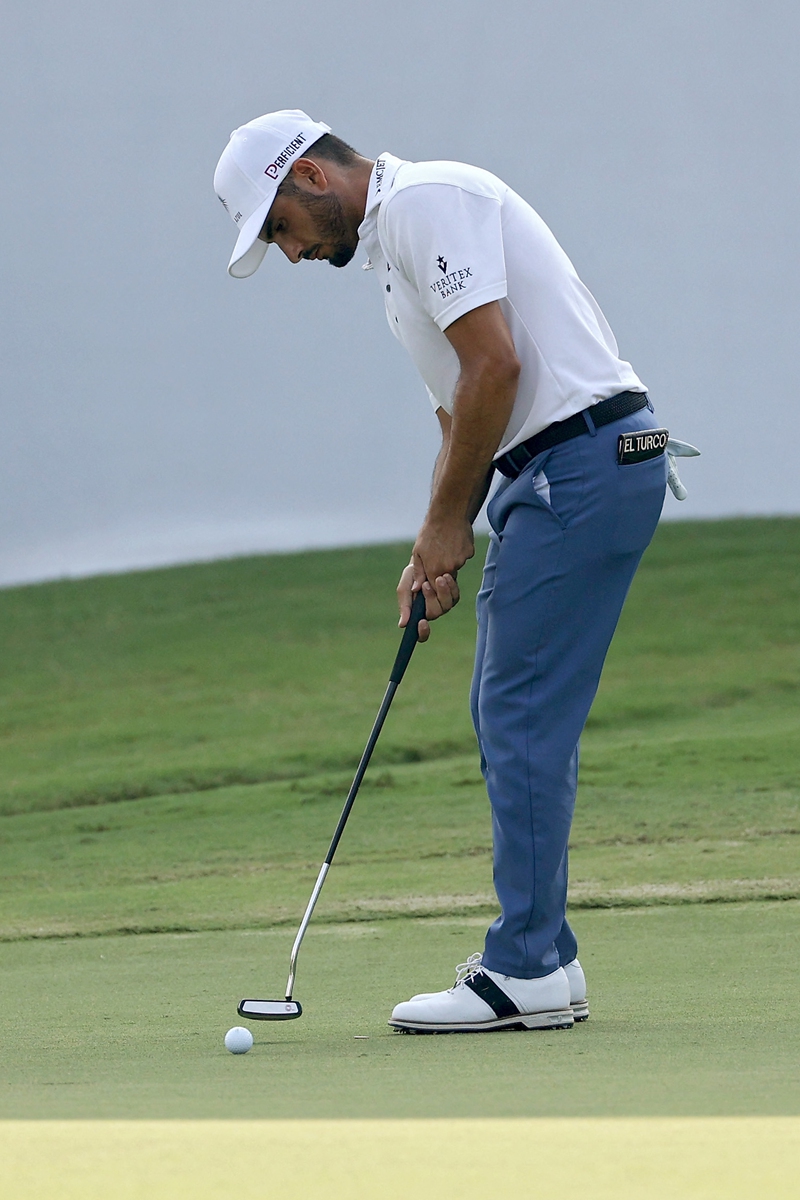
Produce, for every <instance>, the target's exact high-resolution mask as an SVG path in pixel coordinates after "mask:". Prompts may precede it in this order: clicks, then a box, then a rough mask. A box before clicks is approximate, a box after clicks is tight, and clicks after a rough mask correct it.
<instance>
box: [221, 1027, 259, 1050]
mask: <svg viewBox="0 0 800 1200" xmlns="http://www.w3.org/2000/svg"><path fill="white" fill-rule="evenodd" d="M252 1045H253V1035H252V1033H251V1032H250V1030H249V1029H245V1027H244V1025H234V1027H233V1029H229V1030H228V1032H227V1033H226V1034H225V1049H226V1050H230V1052H231V1054H247V1051H248V1050H249V1049H250V1047H251V1046H252Z"/></svg>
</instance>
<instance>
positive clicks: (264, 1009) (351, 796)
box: [236, 592, 425, 1021]
mask: <svg viewBox="0 0 800 1200" xmlns="http://www.w3.org/2000/svg"><path fill="white" fill-rule="evenodd" d="M424 616H425V597H424V596H423V594H422V592H417V594H416V596H415V597H414V603H413V604H412V606H411V616H410V617H409V619H408V624H407V625H406V627H405V630H404V631H403V639H402V641H401V642H400V649H399V650H398V651H397V658H396V659H395V660H394V666H393V668H392V673H391V675H390V676H389V686H388V687H387V688H386V693H385V695H384V697H383V700H382V702H381V706H380V708H379V709H378V715H377V717H376V718H375V724H374V725H373V726H372V732H371V733H370V735H369V740H368V741H367V745H366V748H365V750H364V753H363V754H362V755H361V762H360V763H359V764H358V769H357V770H356V774H355V778H354V779H353V782H352V784H351V785H350V791H349V792H348V794H347V799H346V800H345V804H344V808H343V809H342V815H341V816H340V817H339V824H338V825H337V826H336V832H335V833H334V835H333V839H332V841H331V844H330V847H329V849H328V853H327V855H326V856H325V861H324V863H323V864H322V866H321V868H320V872H319V875H318V876H317V882H316V883H315V884H314V890H313V892H312V893H311V899H310V900H309V902H308V905H307V906H306V911H305V913H304V915H303V919H302V921H301V922H300V928H299V929H298V931H297V937H296V938H295V939H294V945H293V946H292V956H291V959H290V962H289V980H288V982H287V984H286V997H285V999H283V1000H241V1001H240V1002H239V1006H238V1008H237V1009H236V1011H237V1012H238V1014H239V1016H240V1017H249V1018H250V1020H251V1021H293V1020H294V1019H295V1018H296V1017H299V1016H300V1015H301V1014H302V1012H303V1008H302V1005H301V1004H300V1002H299V1001H297V1000H293V999H292V992H293V991H294V979H295V974H296V972H297V956H298V954H299V953H300V947H301V945H302V944H303V938H304V937H305V932H306V930H307V929H308V924H309V921H310V920H311V914H312V913H313V911H314V908H315V906H316V903H317V901H318V900H319V894H320V892H321V891H322V885H323V884H324V882H325V876H326V875H327V874H328V871H329V870H330V867H331V863H332V862H333V856H334V854H335V853H336V847H337V846H338V845H339V842H340V840H341V837H342V834H343V833H344V827H345V825H346V824H347V818H348V817H349V816H350V811H351V809H352V807H353V805H354V803H355V799H356V796H357V795H358V789H359V788H360V787H361V781H362V779H363V778H364V775H365V773H366V770H367V766H368V765H369V760H370V759H371V758H372V751H373V750H374V749H375V743H376V742H377V740H378V736H379V734H380V732H381V729H382V728H383V723H384V721H385V720H386V714H387V713H388V711H389V709H390V707H391V704H392V700H393V699H394V694H395V692H396V691H397V689H398V687H399V686H400V681H401V680H402V678H403V676H404V675H405V673H406V667H407V666H408V664H409V662H410V661H411V655H412V654H413V653H414V647H415V646H416V644H417V642H418V641H419V623H420V621H421V620H422V619H423V617H424Z"/></svg>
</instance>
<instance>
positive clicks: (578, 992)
mask: <svg viewBox="0 0 800 1200" xmlns="http://www.w3.org/2000/svg"><path fill="white" fill-rule="evenodd" d="M564 974H565V975H566V977H567V979H568V980H569V1005H570V1008H571V1009H572V1015H573V1017H574V1018H575V1020H576V1021H588V1020H589V1001H588V1000H587V999H586V976H585V975H584V973H583V967H582V966H581V964H580V963H579V962H578V960H577V958H573V960H572V962H571V963H564Z"/></svg>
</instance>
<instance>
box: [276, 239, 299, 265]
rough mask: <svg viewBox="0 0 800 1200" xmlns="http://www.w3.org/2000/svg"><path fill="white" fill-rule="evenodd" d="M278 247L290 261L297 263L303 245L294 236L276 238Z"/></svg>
mask: <svg viewBox="0 0 800 1200" xmlns="http://www.w3.org/2000/svg"><path fill="white" fill-rule="evenodd" d="M275 240H276V242H277V243H278V246H279V248H280V249H281V250H282V251H283V253H284V254H285V255H286V257H287V258H288V260H289V262H291V263H299V262H300V260H301V259H302V257H303V247H302V245H301V244H300V242H299V241H298V240H297V239H296V238H287V237H282V238H276V239H275Z"/></svg>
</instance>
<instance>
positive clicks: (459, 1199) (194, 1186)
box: [0, 1117, 800, 1200]
mask: <svg viewBox="0 0 800 1200" xmlns="http://www.w3.org/2000/svg"><path fill="white" fill-rule="evenodd" d="M0 1195H1V1196H2V1197H3V1200H44V1198H45V1197H48V1198H52V1197H57V1198H58V1200H101V1198H102V1200H108V1197H113V1200H145V1198H146V1200H162V1198H163V1200H222V1198H223V1197H224V1198H226V1200H227V1198H228V1197H230V1198H231V1200H256V1198H257V1200H265V1198H271V1197H276V1198H280V1200H323V1198H324V1200H345V1198H346V1200H362V1198H363V1200H427V1198H428V1197H431V1198H432V1200H473V1198H474V1200H486V1197H487V1196H493V1197H502V1196H514V1197H518V1198H519V1200H527V1198H529V1197H530V1198H534V1197H535V1198H536V1200H551V1197H552V1198H553V1200H556V1198H558V1200H560V1198H561V1197H569V1198H570V1200H573V1198H574V1200H740V1198H741V1200H757V1198H759V1197H765V1198H767V1197H768V1198H769V1200H793V1198H795V1197H798V1198H800V1118H795V1117H743V1118H728V1117H709V1118H705V1117H699V1118H663V1119H661V1118H633V1119H629V1118H608V1119H606V1118H596V1119H595V1118H574V1119H569V1118H554V1119H547V1118H544V1119H530V1120H529V1119H512V1120H500V1119H480V1120H473V1119H468V1120H428V1121H420V1120H397V1121H385V1120H376V1121H363V1120H357V1121H317V1120H310V1121H216V1120H214V1121H180V1120H178V1121H5V1122H0Z"/></svg>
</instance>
